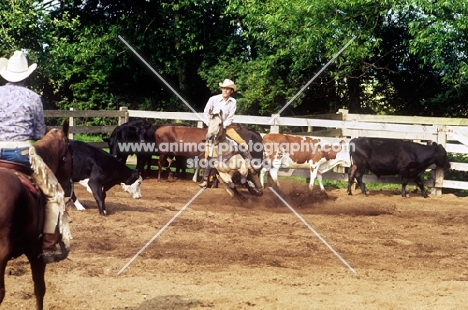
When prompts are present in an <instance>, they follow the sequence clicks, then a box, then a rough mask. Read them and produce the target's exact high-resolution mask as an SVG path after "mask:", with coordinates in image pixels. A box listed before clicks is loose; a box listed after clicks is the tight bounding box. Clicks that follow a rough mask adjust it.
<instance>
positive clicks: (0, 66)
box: [0, 57, 8, 70]
mask: <svg viewBox="0 0 468 310" xmlns="http://www.w3.org/2000/svg"><path fill="white" fill-rule="evenodd" d="M7 62H8V59H6V58H5V57H1V58H0V70H2V69H3V67H6V65H7Z"/></svg>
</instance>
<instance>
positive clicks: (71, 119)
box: [68, 108, 76, 140]
mask: <svg viewBox="0 0 468 310" xmlns="http://www.w3.org/2000/svg"><path fill="white" fill-rule="evenodd" d="M74 110H75V109H74V108H70V111H74ZM68 123H69V124H70V128H71V127H73V126H76V124H75V118H74V117H73V116H70V117H69V118H68ZM68 139H70V140H75V134H74V133H72V132H71V130H69V131H68Z"/></svg>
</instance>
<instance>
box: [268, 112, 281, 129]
mask: <svg viewBox="0 0 468 310" xmlns="http://www.w3.org/2000/svg"><path fill="white" fill-rule="evenodd" d="M279 116H280V115H279V114H271V117H272V118H273V125H271V126H270V133H279V126H278V125H276V119H277V118H278V117H279Z"/></svg>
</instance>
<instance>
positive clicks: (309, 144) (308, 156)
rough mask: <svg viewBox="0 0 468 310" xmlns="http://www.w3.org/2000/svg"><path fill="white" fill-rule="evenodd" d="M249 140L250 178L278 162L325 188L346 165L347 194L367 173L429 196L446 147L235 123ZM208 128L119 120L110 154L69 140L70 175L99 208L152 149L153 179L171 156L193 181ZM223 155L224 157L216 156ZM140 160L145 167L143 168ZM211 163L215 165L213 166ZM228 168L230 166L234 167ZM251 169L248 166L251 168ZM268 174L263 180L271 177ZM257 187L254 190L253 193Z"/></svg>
mask: <svg viewBox="0 0 468 310" xmlns="http://www.w3.org/2000/svg"><path fill="white" fill-rule="evenodd" d="M236 129H237V131H238V133H239V134H240V135H241V136H242V137H243V138H244V139H245V140H246V142H248V145H249V150H250V152H251V154H252V156H253V160H254V161H255V162H254V163H253V164H252V166H253V167H254V168H255V170H256V171H255V175H256V176H255V177H257V178H258V177H259V178H260V182H261V186H262V187H263V186H264V178H265V176H266V175H267V174H269V176H270V179H271V183H273V184H272V186H275V187H277V188H278V189H279V188H280V183H279V181H278V170H279V169H280V168H292V169H308V170H309V171H310V183H309V188H310V189H312V188H313V186H314V182H315V179H317V180H318V183H319V186H320V189H321V190H322V191H324V186H323V184H322V174H323V173H325V172H327V171H329V170H330V169H332V168H334V167H336V166H342V167H349V168H348V170H349V172H348V194H349V195H351V194H352V191H351V187H352V184H354V183H355V182H357V184H358V185H359V187H360V189H361V191H362V193H363V194H364V195H366V194H367V193H366V188H365V184H364V183H363V181H362V178H363V176H364V174H365V173H366V172H372V173H374V174H375V175H377V176H378V177H380V176H384V175H399V176H400V177H401V184H402V196H403V197H406V185H407V184H408V182H409V181H414V182H415V183H416V184H417V185H418V187H419V188H420V189H421V192H422V194H423V196H424V197H428V195H427V192H426V190H425V189H424V184H423V182H422V180H421V176H422V174H423V173H424V172H425V171H426V169H428V168H429V167H430V166H433V165H435V166H437V167H438V168H442V169H449V168H450V163H449V161H448V157H447V152H446V151H445V149H444V148H443V147H442V146H441V145H438V144H436V143H432V144H430V145H423V144H420V143H416V142H411V141H405V140H398V139H384V138H367V137H360V138H355V139H351V140H350V141H349V142H348V143H347V142H346V141H345V140H341V141H339V142H335V143H333V142H331V141H325V140H323V139H318V138H312V137H301V136H295V135H287V134H278V133H270V134H266V135H265V136H263V138H262V137H261V135H259V134H258V133H255V132H252V131H250V130H246V129H244V128H242V127H237V128H236ZM206 136H207V129H203V128H194V127H188V126H182V125H170V124H168V125H155V124H150V123H148V122H147V121H145V120H141V119H137V120H132V121H130V122H128V123H125V124H123V125H120V126H117V127H116V128H115V129H114V131H113V132H112V134H111V136H110V138H108V139H105V141H106V142H107V143H108V145H109V150H110V153H106V152H104V151H102V150H101V149H98V148H96V147H93V146H90V145H88V144H86V143H83V142H78V141H73V142H72V143H71V145H72V149H73V154H74V172H73V181H74V182H80V183H81V184H83V185H85V186H87V188H88V191H89V192H91V193H92V194H93V196H94V198H95V200H96V202H97V204H98V206H99V212H100V214H102V215H106V214H107V212H106V207H105V197H106V191H107V190H109V189H110V188H111V187H113V186H114V185H117V184H120V185H121V186H122V188H123V189H124V190H125V191H127V192H128V193H129V194H130V195H131V196H132V197H133V198H140V197H141V193H140V184H141V182H142V177H145V175H146V174H147V173H148V171H149V170H148V169H151V159H152V156H153V155H158V156H159V160H158V180H159V181H161V170H162V168H163V167H166V168H167V167H170V166H171V163H172V161H173V160H174V159H175V162H176V164H177V167H176V168H177V169H176V171H180V170H181V169H185V168H187V167H189V168H193V169H194V171H195V174H194V179H193V180H194V181H195V182H196V181H197V176H198V169H199V168H203V165H200V163H202V162H203V160H200V159H203V158H204V154H205V146H206V141H205V139H206ZM133 154H136V157H137V167H136V169H135V170H133V169H130V168H129V167H127V165H126V160H127V157H128V156H129V155H133ZM221 161H222V159H221ZM145 166H146V167H147V169H146V171H145ZM214 170H215V169H214ZM169 171H170V170H169ZM232 173H233V174H234V172H232ZM249 173H251V172H249ZM270 179H269V181H270ZM258 192H259V191H256V192H255V193H256V194H257V195H258ZM71 196H72V198H73V201H75V205H76V206H77V207H80V206H81V205H80V204H79V201H78V200H77V199H76V197H75V196H74V194H73V195H71Z"/></svg>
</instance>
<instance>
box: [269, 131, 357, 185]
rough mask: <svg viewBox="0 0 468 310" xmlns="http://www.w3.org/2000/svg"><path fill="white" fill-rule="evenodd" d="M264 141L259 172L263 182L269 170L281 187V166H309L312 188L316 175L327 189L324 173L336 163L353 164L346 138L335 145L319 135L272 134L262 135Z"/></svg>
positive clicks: (306, 167)
mask: <svg viewBox="0 0 468 310" xmlns="http://www.w3.org/2000/svg"><path fill="white" fill-rule="evenodd" d="M262 143H263V149H264V155H265V163H264V165H263V169H262V170H261V172H260V181H261V182H262V185H263V184H264V181H263V178H264V175H265V173H266V172H269V174H270V176H271V178H272V179H273V181H274V182H275V183H276V185H277V186H278V187H279V186H280V184H279V182H278V170H279V169H280V168H291V169H309V170H310V183H309V189H310V190H312V189H313V186H314V182H315V179H316V178H317V180H318V182H319V185H320V189H321V190H322V191H324V190H325V188H324V186H323V184H322V174H323V173H325V172H327V171H329V170H330V169H333V168H334V167H335V166H337V165H342V166H347V167H349V166H350V158H349V152H348V150H347V149H346V147H345V141H343V140H342V141H341V142H340V143H335V144H333V143H331V142H328V141H324V140H322V139H318V138H311V137H301V136H294V135H286V134H277V133H271V134H267V135H265V136H264V137H263V141H262Z"/></svg>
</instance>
